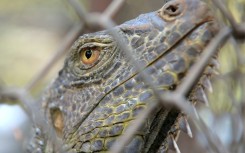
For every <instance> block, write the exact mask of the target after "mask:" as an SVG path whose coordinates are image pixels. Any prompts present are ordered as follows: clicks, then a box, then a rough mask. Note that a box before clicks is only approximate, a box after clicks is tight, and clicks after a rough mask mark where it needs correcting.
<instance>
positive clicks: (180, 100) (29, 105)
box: [0, 0, 245, 153]
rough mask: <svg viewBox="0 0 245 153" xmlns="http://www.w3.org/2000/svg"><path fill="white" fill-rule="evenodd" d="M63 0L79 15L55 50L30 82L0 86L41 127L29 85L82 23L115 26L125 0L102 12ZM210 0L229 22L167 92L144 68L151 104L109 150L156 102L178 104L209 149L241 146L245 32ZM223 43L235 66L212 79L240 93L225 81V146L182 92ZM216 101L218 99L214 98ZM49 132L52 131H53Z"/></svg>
mask: <svg viewBox="0 0 245 153" xmlns="http://www.w3.org/2000/svg"><path fill="white" fill-rule="evenodd" d="M68 2H69V3H70V5H71V6H72V7H73V9H74V10H75V11H76V13H77V14H78V16H79V18H80V21H79V24H77V25H76V26H74V27H73V28H72V30H70V32H69V33H67V35H66V37H65V39H64V41H63V42H62V43H61V44H62V45H61V46H60V47H59V49H58V50H57V51H56V52H55V54H54V55H53V57H52V58H51V59H50V60H49V62H48V63H47V64H46V65H44V67H43V69H42V70H41V71H40V72H39V73H38V74H37V75H36V76H35V77H34V78H33V79H32V80H31V81H30V82H29V84H27V85H26V86H25V87H23V88H21V89H16V88H7V87H2V88H1V90H0V99H9V100H16V99H18V100H19V101H21V102H22V104H23V105H24V107H25V108H26V110H27V111H28V113H29V115H30V117H31V118H32V121H33V122H37V123H39V124H41V125H43V127H44V128H46V129H50V125H47V124H46V122H45V121H44V117H43V115H42V114H41V113H37V112H39V111H38V110H39V106H36V105H35V100H34V99H33V98H32V96H31V94H30V91H31V90H32V89H33V88H34V87H35V86H36V85H37V84H38V82H40V80H41V79H42V78H44V76H45V75H47V74H48V72H49V71H50V69H51V68H52V67H53V66H54V64H55V63H56V62H57V61H58V60H59V59H60V58H61V57H62V56H64V55H65V53H66V52H67V51H68V50H69V48H70V46H71V45H72V44H73V42H74V41H75V39H76V38H77V37H78V36H79V35H81V34H82V33H83V31H84V30H85V29H87V28H89V27H95V26H96V27H101V28H102V29H110V28H112V27H114V26H115V25H116V24H115V23H114V21H113V17H114V16H115V15H116V14H117V13H119V12H120V8H121V7H122V6H123V5H124V2H125V0H114V1H112V2H111V3H110V4H109V5H108V7H107V8H106V9H105V11H104V12H103V13H101V14H99V13H98V14H97V13H89V12H86V11H85V8H84V6H83V5H81V3H80V2H79V1H78V0H68ZM211 4H212V5H213V6H214V7H215V8H217V9H218V10H219V11H220V12H221V16H223V17H224V20H225V21H226V22H227V23H228V24H226V25H224V26H223V27H222V29H220V32H219V33H218V34H217V36H216V37H215V38H214V39H213V40H212V41H211V43H210V44H209V45H208V46H207V47H206V48H205V50H204V51H203V54H202V55H201V57H200V60H199V61H198V62H197V63H195V64H194V66H193V67H192V68H191V70H190V71H189V72H188V74H187V75H186V77H185V78H186V79H185V81H184V82H182V84H180V86H179V87H178V88H177V90H175V91H173V92H171V93H166V94H164V95H162V94H159V93H158V91H157V89H156V88H155V87H154V85H153V83H152V82H151V80H149V79H148V77H147V74H144V73H141V77H142V78H143V81H144V82H145V83H146V84H147V85H148V86H149V87H150V88H151V89H152V90H153V92H154V94H155V96H156V99H157V100H156V101H155V102H154V103H152V104H151V105H149V107H147V108H146V109H145V110H144V111H142V112H141V113H140V114H139V115H138V118H137V119H136V120H135V121H134V122H133V123H132V125H131V126H130V127H129V128H128V129H127V130H126V132H125V135H122V136H121V137H120V138H119V140H118V141H117V142H116V143H115V144H114V145H113V147H112V149H111V152H113V153H117V152H121V151H122V150H123V147H124V146H125V145H126V144H127V143H128V142H130V140H131V139H132V137H133V136H134V134H135V133H136V131H137V129H139V128H140V127H141V125H142V124H143V122H144V119H145V118H146V117H147V116H148V115H149V114H150V113H151V112H152V111H153V110H154V109H155V108H156V107H157V106H158V104H159V103H160V104H161V105H164V106H166V105H174V106H176V107H178V108H179V109H181V110H182V111H183V112H184V113H186V114H187V116H188V117H189V118H190V120H191V121H192V122H193V123H194V125H195V127H196V128H197V129H198V131H197V133H196V134H197V135H200V136H201V140H200V139H198V142H199V143H200V144H201V145H203V146H204V147H208V150H209V151H210V152H217V153H229V152H241V153H242V152H245V145H244V144H245V130H244V127H245V120H244V119H243V117H244V115H245V111H244V108H245V102H244V100H245V96H244V95H245V94H243V92H244V91H245V89H244V87H245V82H244V69H243V65H244V64H245V63H244V61H245V60H244V59H245V58H244V55H243V52H242V41H243V39H244V38H245V25H244V24H242V23H237V22H236V21H235V19H234V17H233V15H232V14H231V13H230V11H229V9H228V8H227V6H226V5H225V3H224V2H221V1H219V0H212V1H211ZM110 32H111V35H112V36H113V37H114V39H115V40H117V41H118V44H119V46H120V47H121V48H122V50H124V51H125V53H126V54H127V55H128V57H129V58H130V60H131V62H132V63H133V65H135V67H136V68H137V69H140V66H139V64H138V63H137V61H135V60H134V58H132V57H133V56H129V55H131V54H132V52H131V51H130V49H129V48H127V47H125V45H123V41H122V40H121V38H120V34H118V33H116V32H115V31H110ZM225 44H229V45H231V46H232V47H234V48H235V49H234V50H233V51H234V54H235V55H236V57H237V58H236V59H237V66H236V68H235V69H234V70H232V71H231V72H229V73H226V74H220V75H219V76H218V77H216V79H215V80H223V81H224V83H227V85H228V82H226V80H227V79H228V80H232V81H233V82H236V83H238V84H240V96H239V98H237V97H236V96H235V93H234V91H232V89H233V88H231V87H229V85H228V86H227V89H229V88H230V89H229V90H230V91H228V93H227V94H228V95H230V98H231V99H230V103H231V105H232V109H233V110H234V111H231V112H228V114H227V112H226V115H227V116H228V118H227V119H230V118H231V121H232V132H231V133H232V135H229V136H230V137H229V139H230V140H231V141H230V144H231V145H228V146H227V145H226V144H224V143H223V142H222V139H221V138H220V137H219V136H217V135H216V133H214V131H213V130H211V129H210V126H208V125H207V124H205V122H204V121H203V119H202V117H200V116H199V112H198V111H196V109H195V107H193V105H191V104H190V103H188V102H187V99H186V96H185V95H186V93H188V92H189V91H191V89H192V88H193V86H194V85H195V84H196V82H197V81H198V79H199V78H200V75H201V74H202V72H203V71H204V69H205V67H206V66H207V64H208V63H209V59H211V57H212V56H214V55H215V54H216V51H217V50H218V49H219V48H220V46H224V45H225ZM221 52H222V50H221ZM215 80H214V82H215ZM220 90H221V89H220ZM214 92H218V91H214ZM219 92H220V91H219ZM224 92H225V91H224ZM225 94H226V93H225ZM218 101H219V100H217V102H218ZM223 116H225V115H223ZM214 120H215V121H217V122H219V118H216V117H215V118H214ZM220 128H222V127H220ZM241 128H242V131H243V132H242V135H239V134H238V135H237V130H239V129H241ZM47 131H48V130H47ZM50 132H51V133H52V131H50ZM199 140H200V141H199ZM53 141H54V142H55V143H58V142H57V141H56V138H55V136H54V138H53ZM201 141H202V142H201ZM203 142H205V143H203ZM189 148H190V147H189ZM172 149H173V150H175V151H176V152H179V148H177V146H176V145H174V148H172ZM189 152H192V151H191V150H190V151H189Z"/></svg>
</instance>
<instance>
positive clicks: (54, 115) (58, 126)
mask: <svg viewBox="0 0 245 153" xmlns="http://www.w3.org/2000/svg"><path fill="white" fill-rule="evenodd" d="M50 114H51V119H52V124H53V126H54V129H55V132H56V134H57V136H59V137H62V135H63V134H62V132H63V128H64V119H63V115H62V112H61V111H60V110H59V109H58V108H55V109H51V110H50Z"/></svg>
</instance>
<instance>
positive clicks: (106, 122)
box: [29, 0, 218, 153]
mask: <svg viewBox="0 0 245 153" xmlns="http://www.w3.org/2000/svg"><path fill="white" fill-rule="evenodd" d="M113 30H115V31H117V32H118V33H120V36H122V40H124V42H125V44H123V45H125V46H127V47H128V48H130V49H131V50H132V55H135V61H137V62H139V63H140V66H141V69H140V70H138V69H135V67H134V65H133V64H131V62H130V60H129V59H128V58H127V56H126V54H125V52H124V51H123V50H122V49H121V48H120V47H119V45H118V42H117V41H116V40H115V39H114V37H113V36H112V35H111V34H110V31H109V30H104V31H100V32H96V33H92V34H84V35H83V36H81V37H79V38H78V40H77V41H76V42H75V43H74V45H73V46H72V48H71V50H70V52H69V53H68V55H67V58H66V60H65V63H64V67H63V69H62V70H61V71H60V72H59V75H58V78H57V79H56V80H55V81H54V82H53V83H52V85H50V87H49V88H48V89H47V91H46V92H45V94H44V96H43V98H42V112H43V113H44V114H45V117H46V119H47V122H48V124H50V125H52V126H53V128H54V129H55V132H56V135H57V137H58V138H59V139H60V140H62V144H64V145H62V146H61V148H64V149H65V150H66V152H105V151H108V150H109V149H110V148H111V146H112V145H113V143H114V142H115V141H116V140H117V139H118V137H120V136H121V135H123V134H124V132H125V129H126V128H127V127H128V126H129V124H130V123H131V122H132V121H133V120H134V119H135V118H136V116H137V114H139V112H141V111H143V110H144V109H145V108H146V107H147V106H148V104H149V103H152V102H155V96H154V93H153V91H152V89H151V88H149V87H148V85H147V84H146V83H145V82H144V80H143V79H142V77H141V75H140V73H141V71H144V72H146V73H147V74H148V77H149V78H150V80H151V81H152V82H153V84H154V85H155V87H156V88H157V89H158V90H160V91H161V92H163V93H164V92H166V91H173V90H175V89H176V88H177V87H178V85H179V84H181V82H182V81H184V78H185V74H186V73H187V72H188V70H189V68H190V67H191V66H192V65H193V64H194V63H195V61H196V60H198V58H199V55H200V54H201V53H202V51H203V49H204V48H205V46H207V44H208V43H209V42H210V40H211V39H212V38H213V37H214V36H215V34H216V33H217V31H218V28H217V23H216V21H215V19H214V17H213V15H212V13H211V12H210V10H209V9H208V7H207V5H206V4H205V3H203V2H200V1H198V0H172V1H169V2H167V3H166V4H165V5H164V6H163V7H162V8H161V9H159V10H157V11H155V12H151V13H147V14H143V15H140V16H139V17H137V18H136V19H133V20H131V21H127V22H125V23H123V24H121V25H118V26H116V27H114V28H113ZM213 60H215V59H213ZM208 67H209V68H212V67H214V64H212V63H211V64H210V65H209V66H208ZM210 75H211V73H210V72H209V71H207V72H206V73H204V74H203V76H202V78H201V80H200V81H199V84H197V86H196V88H194V89H193V91H192V93H190V96H189V97H188V98H189V100H190V101H193V102H195V101H197V100H200V95H201V96H202V94H203V90H205V87H206V86H205V85H206V84H205V82H206V81H209V80H208V79H209V76H210ZM185 124H186V123H185V119H184V120H183V114H182V112H181V111H179V110H178V109H174V108H173V109H167V108H165V107H159V108H158V109H156V110H155V111H154V112H153V113H152V114H151V115H150V116H149V117H147V119H146V120H145V123H144V126H143V127H142V128H141V129H140V130H139V131H137V134H136V135H135V136H134V138H133V139H132V141H131V142H130V143H129V144H128V145H127V146H126V147H125V148H124V152H127V153H129V152H132V153H135V152H157V151H159V152H165V151H167V150H168V148H169V143H171V142H169V139H170V140H172V139H171V138H173V140H172V141H174V140H175V139H177V137H178V133H179V130H180V129H185V127H183V125H185ZM34 126H35V128H36V133H35V135H34V136H33V138H32V141H31V143H30V146H29V152H59V150H61V148H57V147H55V145H54V144H52V141H51V140H50V139H49V138H50V137H49V135H48V133H47V131H45V130H44V129H42V128H40V127H39V126H38V125H34Z"/></svg>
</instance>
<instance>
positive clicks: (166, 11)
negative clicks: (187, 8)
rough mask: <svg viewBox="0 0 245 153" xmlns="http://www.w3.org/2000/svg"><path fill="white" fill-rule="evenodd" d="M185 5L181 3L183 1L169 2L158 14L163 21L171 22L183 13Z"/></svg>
mask: <svg viewBox="0 0 245 153" xmlns="http://www.w3.org/2000/svg"><path fill="white" fill-rule="evenodd" d="M183 5H184V4H183V3H181V1H177V0H176V1H169V2H167V3H166V4H165V5H164V6H163V7H162V8H161V9H160V10H159V12H158V13H159V15H160V16H161V17H162V18H163V19H165V20H167V21H171V20H174V19H176V17H178V16H180V15H181V14H182V13H183V10H184V9H183Z"/></svg>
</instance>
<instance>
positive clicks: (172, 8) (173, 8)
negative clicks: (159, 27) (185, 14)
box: [166, 5, 179, 15]
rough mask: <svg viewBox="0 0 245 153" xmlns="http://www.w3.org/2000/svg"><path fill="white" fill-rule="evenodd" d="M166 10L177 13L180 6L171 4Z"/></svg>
mask: <svg viewBox="0 0 245 153" xmlns="http://www.w3.org/2000/svg"><path fill="white" fill-rule="evenodd" d="M166 11H168V13H169V14H172V15H174V14H176V13H178V12H179V11H178V6H175V5H170V6H169V7H167V8H166Z"/></svg>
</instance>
